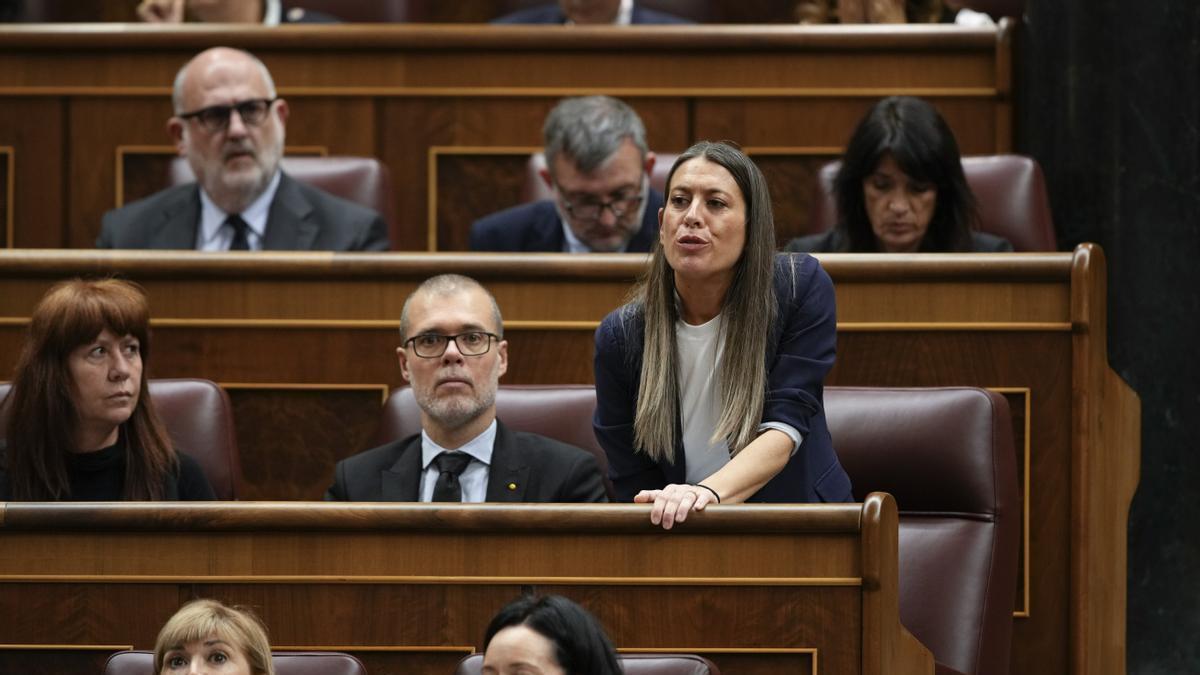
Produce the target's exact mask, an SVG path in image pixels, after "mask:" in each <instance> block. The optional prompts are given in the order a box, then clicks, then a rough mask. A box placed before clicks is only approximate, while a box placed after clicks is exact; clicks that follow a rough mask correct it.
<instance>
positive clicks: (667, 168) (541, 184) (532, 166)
mask: <svg viewBox="0 0 1200 675" xmlns="http://www.w3.org/2000/svg"><path fill="white" fill-rule="evenodd" d="M655 156H656V157H657V159H656V160H655V162H654V170H653V171H651V172H650V187H652V188H654V189H655V190H658V191H659V192H662V191H664V190H666V189H667V174H668V173H670V172H671V165H672V164H674V163H675V160H676V159H677V158H678V157H679V155H677V154H675V155H665V154H658V153H655ZM544 168H546V155H544V154H542V153H540V152H535V153H533V154H532V155H530V156H529V161H528V162H526V163H525V182H524V183H523V184H522V185H521V200H522V201H525V202H536V201H540V200H543V199H553V198H554V192H553V191H552V190H551V189H550V187H549V186H547V185H546V181H544V180H542V177H541V175H540V174H539V173H538V172H540V171H541V170H542V169H544Z"/></svg>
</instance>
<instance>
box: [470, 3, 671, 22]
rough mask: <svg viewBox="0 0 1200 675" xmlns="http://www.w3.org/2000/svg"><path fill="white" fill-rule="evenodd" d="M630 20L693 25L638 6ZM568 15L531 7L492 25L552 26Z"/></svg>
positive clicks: (549, 8) (549, 7) (556, 8)
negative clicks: (529, 24)
mask: <svg viewBox="0 0 1200 675" xmlns="http://www.w3.org/2000/svg"><path fill="white" fill-rule="evenodd" d="M629 20H630V21H631V22H632V23H634V24H652V23H692V22H691V21H689V20H687V19H683V18H680V17H678V16H675V15H673V14H667V13H666V12H659V11H655V10H653V9H643V8H641V7H638V6H637V5H634V6H633V15H632V16H631V17H630V18H629ZM566 22H567V15H566V14H563V12H562V9H560V8H559V6H558V4H553V5H539V6H537V7H530V8H528V9H522V10H520V11H516V12H513V13H512V14H506V15H504V16H502V17H500V18H498V19H493V20H492V23H537V24H552V23H566Z"/></svg>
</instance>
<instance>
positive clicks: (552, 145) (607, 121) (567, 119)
mask: <svg viewBox="0 0 1200 675" xmlns="http://www.w3.org/2000/svg"><path fill="white" fill-rule="evenodd" d="M626 138H628V139H629V140H631V141H633V144H634V145H635V146H637V149H638V151H639V152H640V153H641V155H642V163H643V164H644V163H645V161H646V153H647V152H649V148H647V147H646V127H645V126H644V125H643V124H642V119H641V118H640V117H638V114H637V112H635V111H634V109H633V108H630V107H629V106H628V105H627V104H626V103H625V102H624V101H620V100H617V99H615V98H612V97H611V96H584V97H581V98H564V99H563V100H561V101H559V103H558V105H556V106H554V109H553V110H551V111H550V114H549V115H547V116H546V123H545V124H544V125H543V126H542V139H543V142H544V144H545V153H546V166H547V167H548V168H549V170H550V173H551V174H553V173H554V160H555V158H556V157H558V155H559V153H562V154H563V155H564V156H566V157H567V158H568V159H569V160H571V161H572V162H573V163H574V164H575V166H576V167H577V168H578V169H579V171H581V172H583V173H590V172H592V171H595V170H596V169H597V168H599V166H600V165H601V164H603V163H604V162H605V160H607V159H608V158H609V157H612V156H613V153H615V152H616V151H617V149H618V148H620V147H621V144H622V143H623V142H624V141H625V139H626Z"/></svg>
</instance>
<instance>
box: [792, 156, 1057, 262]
mask: <svg viewBox="0 0 1200 675" xmlns="http://www.w3.org/2000/svg"><path fill="white" fill-rule="evenodd" d="M962 163H963V173H965V174H966V176H967V184H968V185H970V186H971V191H972V192H974V193H975V198H976V200H978V202H979V229H980V230H981V231H983V232H987V233H988V234H994V235H996V236H998V237H1004V238H1005V239H1007V240H1009V241H1010V242H1012V245H1013V248H1014V249H1016V250H1017V251H1054V250H1057V247H1058V243H1057V240H1056V238H1055V234H1054V218H1053V216H1052V215H1051V213H1050V200H1049V198H1048V197H1047V196H1046V179H1045V177H1044V176H1043V175H1042V167H1041V166H1039V165H1038V163H1037V161H1036V160H1034V159H1032V158H1030V157H1023V156H1021V155H987V156H981V157H963V160H962ZM841 165H842V163H841V162H830V163H829V164H826V165H825V166H823V167H821V170H820V171H819V172H818V174H817V179H816V180H817V185H816V186H814V189H813V191H812V196H813V201H812V205H811V208H810V212H809V221H808V225H807V227H806V228H805V234H816V233H818V232H825V231H826V230H829V229H830V228H832V227H833V226H834V224H836V223H837V219H838V216H837V204H836V202H835V200H834V197H833V178H834V176H835V175H837V172H838V169H839V168H840V167H841Z"/></svg>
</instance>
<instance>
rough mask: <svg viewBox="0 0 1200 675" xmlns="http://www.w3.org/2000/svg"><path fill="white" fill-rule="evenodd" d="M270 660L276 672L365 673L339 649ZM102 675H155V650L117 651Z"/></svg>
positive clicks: (278, 655)
mask: <svg viewBox="0 0 1200 675" xmlns="http://www.w3.org/2000/svg"><path fill="white" fill-rule="evenodd" d="M271 660H272V661H274V662H275V672H276V674H277V675H367V669H366V667H365V666H363V664H362V661H359V660H358V659H357V658H355V657H353V656H351V655H350V654H343V653H342V652H272V653H271ZM104 675H154V652H149V651H125V652H117V653H115V654H113V655H112V656H110V657H108V663H106V664H104Z"/></svg>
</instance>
